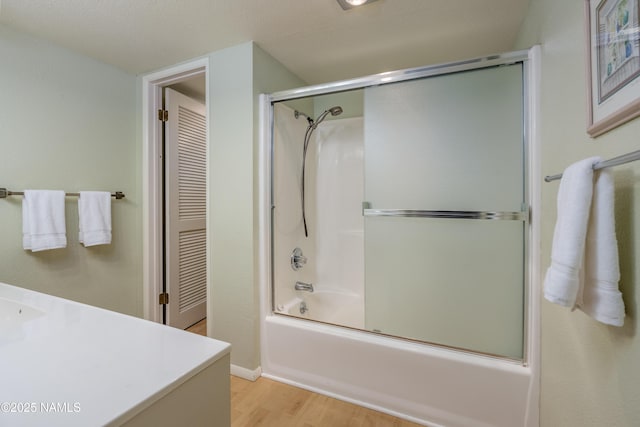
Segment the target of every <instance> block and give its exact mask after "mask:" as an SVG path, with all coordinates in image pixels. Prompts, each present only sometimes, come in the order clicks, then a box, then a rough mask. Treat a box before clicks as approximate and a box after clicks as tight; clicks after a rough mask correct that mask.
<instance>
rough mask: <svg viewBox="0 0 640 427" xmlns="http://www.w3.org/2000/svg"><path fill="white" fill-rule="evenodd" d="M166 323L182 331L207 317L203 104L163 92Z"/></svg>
mask: <svg viewBox="0 0 640 427" xmlns="http://www.w3.org/2000/svg"><path fill="white" fill-rule="evenodd" d="M165 110H167V111H168V120H167V121H166V123H165V292H166V293H168V294H169V298H168V300H169V302H168V304H167V309H166V311H165V313H166V314H165V316H166V318H165V320H166V321H165V323H166V324H168V325H170V326H173V327H176V328H180V329H185V328H187V327H189V326H191V325H193V324H194V323H196V322H198V321H200V320H202V319H204V318H205V317H206V296H207V290H206V283H207V269H206V222H205V220H206V135H207V130H206V129H207V118H206V109H205V106H204V105H203V104H201V103H199V102H197V101H195V100H193V99H191V98H189V97H187V96H185V95H182V94H181V93H179V92H176V91H175V90H172V89H169V88H166V89H165Z"/></svg>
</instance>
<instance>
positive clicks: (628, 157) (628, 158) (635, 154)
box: [544, 150, 640, 182]
mask: <svg viewBox="0 0 640 427" xmlns="http://www.w3.org/2000/svg"><path fill="white" fill-rule="evenodd" d="M636 160H640V150H637V151H632V152H631V153H627V154H623V155H622V156H618V157H614V158H613V159H609V160H603V161H601V162H598V163H596V164H595V165H593V170H594V171H597V170H598V169H603V168H610V167H612V166H618V165H623V164H625V163H629V162H635V161H636ZM560 178H562V174H561V173H559V174H556V175H547V176H545V177H544V180H545V181H546V182H551V181H555V180H557V179H560Z"/></svg>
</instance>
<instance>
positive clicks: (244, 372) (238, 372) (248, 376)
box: [231, 364, 262, 381]
mask: <svg viewBox="0 0 640 427" xmlns="http://www.w3.org/2000/svg"><path fill="white" fill-rule="evenodd" d="M231 375H233V376H235V377H240V378H244V379H245V380H249V381H255V380H257V379H258V378H260V376H261V375H262V368H261V367H260V366H258V367H257V368H256V369H254V370H251V369H247V368H243V367H241V366H237V365H233V364H232V365H231Z"/></svg>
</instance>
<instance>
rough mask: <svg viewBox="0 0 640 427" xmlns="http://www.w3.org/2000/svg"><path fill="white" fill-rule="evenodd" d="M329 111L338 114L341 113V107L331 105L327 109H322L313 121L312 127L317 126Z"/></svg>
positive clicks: (334, 114) (333, 114)
mask: <svg viewBox="0 0 640 427" xmlns="http://www.w3.org/2000/svg"><path fill="white" fill-rule="evenodd" d="M329 113H331V115H332V116H339V115H340V114H342V107H340V106H339V105H336V106H335V107H331V108H329V109H328V110H324V111H323V112H322V114H320V115H319V116H318V118H317V119H315V121H314V122H313V129H315V128H316V127H318V125H319V124H320V123H321V122H322V121H323V120H324V119H325V117H327V114H329Z"/></svg>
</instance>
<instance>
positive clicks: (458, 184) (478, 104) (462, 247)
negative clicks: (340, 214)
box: [364, 63, 527, 359]
mask: <svg viewBox="0 0 640 427" xmlns="http://www.w3.org/2000/svg"><path fill="white" fill-rule="evenodd" d="M522 81H523V69H522V65H521V64H519V63H516V64H513V65H504V66H501V67H492V68H486V69H479V70H472V71H466V72H458V73H453V74H445V75H440V76H435V77H428V78H423V79H417V80H412V81H409V82H403V83H397V84H389V85H381V86H374V87H370V88H367V89H366V91H365V113H366V114H365V125H364V128H365V154H364V157H365V167H364V170H365V200H366V201H367V202H368V203H369V206H368V209H365V212H364V214H365V263H366V267H365V270H366V271H365V275H366V314H365V316H366V319H365V323H366V327H367V329H370V330H375V331H379V332H382V333H385V334H389V335H399V336H404V337H409V338H413V339H418V340H421V341H427V342H432V343H437V344H441V345H446V346H451V347H456V348H462V349H467V350H472V351H477V352H482V353H489V354H493V355H499V356H503V357H508V358H513V359H522V357H523V340H524V337H523V330H524V325H523V322H524V316H525V313H524V308H523V307H524V299H523V298H524V280H525V270H524V269H525V265H524V260H525V259H526V254H525V246H526V245H525V235H526V230H527V228H526V218H527V215H526V206H525V204H524V202H525V200H526V193H525V189H526V182H525V179H524V177H525V173H524V172H525V171H524V159H525V149H526V147H525V144H524V139H523V135H524V134H525V129H524V124H523V123H524V122H523V117H524V110H523V108H524V107H523V105H524V101H523V91H522Z"/></svg>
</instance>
